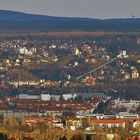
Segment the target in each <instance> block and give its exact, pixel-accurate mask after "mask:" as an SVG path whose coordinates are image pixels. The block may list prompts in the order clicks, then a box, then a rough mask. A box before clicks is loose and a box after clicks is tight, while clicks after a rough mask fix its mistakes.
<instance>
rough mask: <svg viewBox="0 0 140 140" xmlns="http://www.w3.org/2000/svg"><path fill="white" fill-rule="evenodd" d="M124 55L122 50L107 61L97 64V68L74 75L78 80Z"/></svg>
mask: <svg viewBox="0 0 140 140" xmlns="http://www.w3.org/2000/svg"><path fill="white" fill-rule="evenodd" d="M124 55H125V54H123V52H122V53H120V54H119V55H117V56H116V57H114V58H112V59H111V60H109V61H108V62H106V63H104V64H102V65H101V66H98V67H97V68H95V69H92V70H90V71H88V72H86V73H84V74H82V75H80V76H78V77H76V80H80V79H81V78H83V77H85V76H87V75H89V74H92V73H94V72H95V71H97V70H99V69H101V68H103V67H105V66H106V65H108V64H110V63H112V62H114V61H115V60H117V59H118V58H123V57H124Z"/></svg>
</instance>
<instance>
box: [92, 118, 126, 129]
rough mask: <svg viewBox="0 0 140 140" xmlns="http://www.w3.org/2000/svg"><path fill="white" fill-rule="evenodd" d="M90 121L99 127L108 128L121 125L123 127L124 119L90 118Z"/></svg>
mask: <svg viewBox="0 0 140 140" xmlns="http://www.w3.org/2000/svg"><path fill="white" fill-rule="evenodd" d="M90 123H91V124H92V125H97V126H100V127H108V128H111V127H123V128H125V121H124V120H121V119H114V120H111V119H103V120H96V119H93V120H91V122H90Z"/></svg>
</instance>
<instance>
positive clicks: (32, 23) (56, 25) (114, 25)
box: [0, 10, 140, 31]
mask: <svg viewBox="0 0 140 140" xmlns="http://www.w3.org/2000/svg"><path fill="white" fill-rule="evenodd" d="M0 29H40V30H46V31H64V30H67V31H72V30H82V31H99V30H100V31H104V30H107V31H110V30H114V31H120V30H121V31H122V30H124V31H131V30H133V31H140V18H126V19H105V20H101V19H92V18H70V17H53V16H45V15H35V14H26V13H21V12H16V11H8V10H0Z"/></svg>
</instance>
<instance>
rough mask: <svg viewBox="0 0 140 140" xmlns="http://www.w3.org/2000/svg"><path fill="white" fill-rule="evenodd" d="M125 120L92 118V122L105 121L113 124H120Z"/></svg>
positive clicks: (104, 122)
mask: <svg viewBox="0 0 140 140" xmlns="http://www.w3.org/2000/svg"><path fill="white" fill-rule="evenodd" d="M124 122H125V121H124V120H120V119H115V120H111V119H109V120H91V123H96V124H99V123H103V124H108V123H112V124H118V123H124Z"/></svg>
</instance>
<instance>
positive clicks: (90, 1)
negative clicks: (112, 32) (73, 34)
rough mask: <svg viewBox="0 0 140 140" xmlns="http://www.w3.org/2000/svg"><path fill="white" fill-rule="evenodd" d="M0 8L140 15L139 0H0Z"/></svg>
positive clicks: (98, 15)
mask: <svg viewBox="0 0 140 140" xmlns="http://www.w3.org/2000/svg"><path fill="white" fill-rule="evenodd" d="M0 9H2V10H3V9H4V10H12V11H19V12H25V13H32V14H40V15H50V16H62V17H88V18H98V19H108V18H130V17H131V15H134V16H136V17H138V18H139V17H140V0H0Z"/></svg>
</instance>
